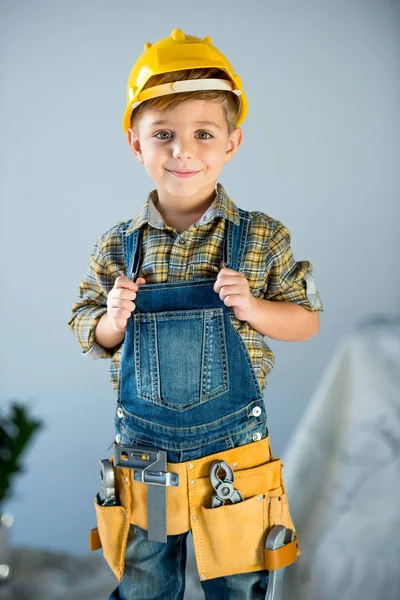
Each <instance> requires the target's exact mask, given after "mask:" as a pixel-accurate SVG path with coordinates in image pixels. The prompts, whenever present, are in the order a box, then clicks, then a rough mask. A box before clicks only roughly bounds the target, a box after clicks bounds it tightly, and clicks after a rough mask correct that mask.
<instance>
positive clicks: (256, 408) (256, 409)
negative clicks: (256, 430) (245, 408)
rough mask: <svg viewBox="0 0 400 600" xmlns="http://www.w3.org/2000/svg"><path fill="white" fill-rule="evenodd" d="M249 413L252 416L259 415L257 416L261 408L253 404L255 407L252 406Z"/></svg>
mask: <svg viewBox="0 0 400 600" xmlns="http://www.w3.org/2000/svg"><path fill="white" fill-rule="evenodd" d="M251 414H252V415H253V416H254V417H259V416H260V415H261V408H260V407H259V406H255V407H254V408H253V410H252V411H251Z"/></svg>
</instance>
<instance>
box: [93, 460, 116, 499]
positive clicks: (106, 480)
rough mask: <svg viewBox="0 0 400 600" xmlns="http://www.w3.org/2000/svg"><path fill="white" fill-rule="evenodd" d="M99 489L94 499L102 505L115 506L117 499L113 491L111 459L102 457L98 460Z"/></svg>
mask: <svg viewBox="0 0 400 600" xmlns="http://www.w3.org/2000/svg"><path fill="white" fill-rule="evenodd" d="M99 479H100V490H99V493H98V494H97V497H96V500H97V502H98V504H101V505H102V506H115V505H116V504H118V499H117V496H116V493H115V481H114V468H113V466H112V463H111V461H109V460H108V459H106V458H105V459H103V460H100V461H99Z"/></svg>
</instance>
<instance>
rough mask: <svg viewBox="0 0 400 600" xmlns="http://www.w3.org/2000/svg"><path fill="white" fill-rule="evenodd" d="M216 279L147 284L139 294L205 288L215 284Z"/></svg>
mask: <svg viewBox="0 0 400 600" xmlns="http://www.w3.org/2000/svg"><path fill="white" fill-rule="evenodd" d="M215 279H216V278H215V277H209V278H207V279H198V280H193V279H188V280H182V281H164V282H161V283H146V284H145V285H144V286H143V287H139V289H138V291H137V294H140V293H141V294H145V293H146V292H151V291H154V290H168V289H170V288H171V287H175V288H178V289H179V287H183V288H185V287H200V286H201V287H205V286H210V285H211V283H215ZM150 288H151V289H150Z"/></svg>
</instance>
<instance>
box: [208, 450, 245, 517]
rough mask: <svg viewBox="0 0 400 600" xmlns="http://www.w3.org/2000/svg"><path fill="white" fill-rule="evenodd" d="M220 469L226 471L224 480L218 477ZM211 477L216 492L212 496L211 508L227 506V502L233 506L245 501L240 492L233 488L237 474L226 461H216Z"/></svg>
mask: <svg viewBox="0 0 400 600" xmlns="http://www.w3.org/2000/svg"><path fill="white" fill-rule="evenodd" d="M220 469H222V470H223V471H225V478H224V479H220V478H219V476H218V471H219V470H220ZM209 475H210V481H211V485H212V486H213V488H214V490H215V492H214V493H213V495H212V496H211V508H216V507H217V506H222V504H225V500H230V501H231V502H232V503H233V504H235V503H236V502H241V501H242V500H243V496H242V494H241V493H240V492H239V490H237V489H235V488H234V487H233V482H234V480H235V474H234V472H233V469H232V467H231V466H230V465H229V464H228V463H227V462H225V461H224V460H215V461H214V462H213V463H212V464H211V467H210V471H209Z"/></svg>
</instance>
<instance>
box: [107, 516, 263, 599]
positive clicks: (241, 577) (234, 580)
mask: <svg viewBox="0 0 400 600" xmlns="http://www.w3.org/2000/svg"><path fill="white" fill-rule="evenodd" d="M188 533H189V531H186V532H185V533H181V534H179V535H169V536H168V537H167V542H166V543H165V544H164V543H163V542H154V541H152V540H150V541H149V540H148V539H147V531H146V530H145V529H142V528H141V527H138V526H137V525H133V524H131V526H130V530H129V535H128V544H127V548H126V553H125V569H124V578H123V580H122V582H121V583H120V584H119V586H118V587H117V588H116V589H115V590H114V591H113V592H112V594H111V595H110V596H109V600H182V599H183V595H184V591H185V567H186V556H187V555H186V538H187V535H188ZM200 583H201V586H202V588H203V590H204V595H205V596H204V597H205V599H206V600H265V594H266V591H267V584H268V571H267V570H265V571H252V572H250V573H239V574H236V575H229V576H227V577H215V578H214V579H210V580H208V581H207V580H206V581H200ZM189 600H190V599H189Z"/></svg>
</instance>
